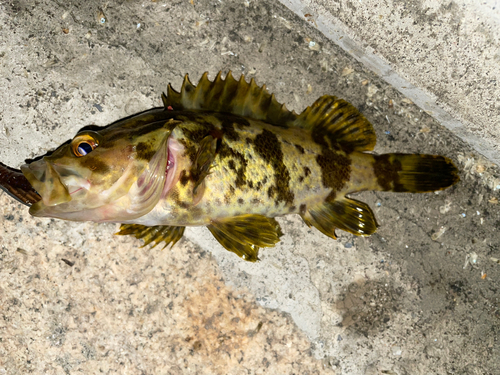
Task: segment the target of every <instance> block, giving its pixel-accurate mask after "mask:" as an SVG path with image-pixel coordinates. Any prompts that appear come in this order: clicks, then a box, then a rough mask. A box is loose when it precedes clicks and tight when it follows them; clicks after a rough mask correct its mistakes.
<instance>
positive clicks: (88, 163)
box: [82, 155, 110, 174]
mask: <svg viewBox="0 0 500 375" xmlns="http://www.w3.org/2000/svg"><path fill="white" fill-rule="evenodd" d="M82 166H84V167H86V168H88V169H90V170H91V171H92V172H94V173H97V174H106V173H108V172H109V171H110V168H109V165H107V164H106V163H105V162H103V161H102V160H100V159H99V158H98V157H92V156H89V155H87V156H86V157H84V158H82Z"/></svg>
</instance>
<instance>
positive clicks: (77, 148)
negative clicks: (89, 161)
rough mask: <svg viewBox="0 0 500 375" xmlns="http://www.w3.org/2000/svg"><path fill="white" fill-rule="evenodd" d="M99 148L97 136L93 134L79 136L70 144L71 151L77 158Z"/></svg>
mask: <svg viewBox="0 0 500 375" xmlns="http://www.w3.org/2000/svg"><path fill="white" fill-rule="evenodd" d="M97 146H99V141H98V140H97V136H95V135H94V134H89V133H86V134H79V135H77V136H76V137H75V139H73V141H72V142H71V150H72V151H73V154H75V156H77V157H82V156H85V155H87V154H89V153H90V152H92V151H94V150H95V149H96V148H97Z"/></svg>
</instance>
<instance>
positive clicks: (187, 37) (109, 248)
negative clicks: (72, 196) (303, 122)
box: [0, 0, 500, 375]
mask: <svg viewBox="0 0 500 375" xmlns="http://www.w3.org/2000/svg"><path fill="white" fill-rule="evenodd" d="M102 21H104V22H102ZM0 23H1V29H0V56H1V59H0V62H1V67H0V80H1V83H2V87H3V90H1V92H0V160H1V161H2V162H3V163H5V164H8V165H10V166H13V167H18V166H19V165H20V164H21V163H22V162H23V160H24V159H26V158H33V157H35V156H38V155H41V154H44V153H45V152H47V151H48V150H50V149H52V148H54V147H56V146H57V145H59V144H60V143H62V142H64V141H66V140H67V139H69V138H71V137H72V136H73V135H74V134H75V133H76V132H77V131H78V129H80V128H82V127H83V126H85V125H88V124H97V125H106V124H109V123H111V122H113V121H115V120H117V119H119V118H121V117H125V116H127V115H129V114H132V113H135V112H138V111H141V110H144V109H148V108H150V107H153V106H159V105H161V100H160V93H161V92H162V91H164V90H165V89H166V85H167V83H168V82H172V83H173V85H174V87H177V88H178V87H180V84H181V82H182V77H183V75H184V74H185V73H189V74H190V77H191V78H192V80H193V81H194V82H196V81H197V80H198V79H199V77H200V76H201V74H202V73H203V72H204V71H208V72H209V73H210V76H211V77H212V78H213V77H214V76H215V74H216V73H217V72H218V71H219V70H222V71H223V72H227V71H229V70H232V71H233V74H234V75H235V76H238V75H239V74H241V73H243V74H245V75H246V76H247V77H254V78H255V79H256V80H257V82H258V83H259V84H264V83H265V84H266V85H267V87H268V89H269V91H270V92H273V93H275V94H276V96H277V98H278V100H280V101H282V102H285V103H286V104H287V107H288V108H293V109H296V110H302V109H303V108H305V107H306V106H307V105H309V104H311V103H312V102H313V101H314V100H315V99H316V98H317V97H319V96H320V95H322V94H334V95H337V96H340V97H343V98H345V99H347V100H348V101H350V102H351V103H353V104H354V105H355V106H357V107H358V108H359V109H360V110H361V111H362V112H363V113H364V114H365V115H366V116H367V118H368V119H369V120H370V121H372V123H373V124H374V126H375V129H376V131H377V136H378V145H377V148H376V152H379V153H383V152H391V151H393V152H396V151H399V152H409V153H410V152H421V153H435V154H442V155H446V156H449V157H451V158H452V159H453V160H454V161H455V162H456V164H457V166H458V167H459V169H460V171H461V178H462V181H461V182H460V183H459V184H458V185H457V186H455V187H453V188H451V189H449V190H446V191H444V192H441V193H439V194H421V195H397V194H391V193H371V192H366V193H363V194H359V195H357V198H358V199H360V200H363V201H366V202H367V203H369V204H370V206H371V207H372V208H373V210H374V212H375V214H376V216H377V219H378V222H379V224H380V228H379V230H378V232H377V233H376V234H375V235H373V236H372V237H370V238H356V237H353V236H351V235H348V234H346V233H339V239H338V241H334V240H332V239H329V238H326V237H325V236H323V235H321V234H320V233H319V232H317V231H316V230H315V229H309V228H307V226H305V225H304V224H303V223H302V222H301V220H300V218H298V217H296V216H287V217H284V218H281V219H280V223H281V224H282V228H283V231H284V232H285V236H284V237H283V238H282V242H281V243H280V244H278V246H276V248H273V249H266V250H263V251H262V252H261V258H262V261H261V262H259V263H256V264H249V263H246V262H244V261H242V260H241V259H239V258H237V257H236V256H234V255H232V254H230V253H228V252H226V251H225V250H223V249H222V248H221V247H220V246H219V245H218V244H217V243H216V242H215V240H213V239H212V238H211V237H210V236H209V234H208V232H207V230H206V229H205V228H192V229H189V230H188V231H187V233H186V236H185V238H184V239H183V240H182V241H181V243H179V244H177V245H176V247H175V248H174V249H173V250H171V251H170V250H165V251H163V252H162V251H160V250H159V249H148V248H146V249H141V248H140V246H141V241H138V240H135V239H133V238H128V237H117V236H113V233H114V232H116V230H117V226H116V225H98V224H92V223H72V222H65V221H58V220H50V219H36V218H33V217H30V216H29V215H28V212H27V208H26V207H24V206H21V205H19V204H18V203H17V202H15V201H13V200H12V199H11V198H10V197H8V196H7V195H6V194H2V195H0V200H1V202H0V210H1V214H2V216H1V219H0V225H1V226H2V230H1V232H0V237H1V238H0V312H1V314H0V374H3V373H5V374H26V373H35V374H38V373H40V374H41V373H44V374H62V373H66V374H73V373H78V372H83V373H98V372H102V373H120V374H137V373H143V374H179V373H184V374H205V373H206V374H265V373H269V374H280V373H281V374H293V373H295V374H320V373H321V374H323V373H324V374H366V375H373V374H397V375H405V374H439V375H441V374H463V375H465V374H467V375H469V374H493V375H497V374H500V370H499V363H500V349H499V348H500V343H499V342H498V341H499V337H500V300H499V299H500V294H499V289H498V284H499V279H500V264H498V263H496V262H495V261H494V259H498V258H500V248H499V243H500V234H499V231H498V229H499V226H500V213H499V211H500V210H499V205H498V195H499V190H498V189H500V179H499V176H500V173H499V170H498V168H497V167H495V166H494V165H493V164H492V163H490V162H488V161H487V160H485V159H484V158H482V157H480V156H478V155H477V154H475V153H474V152H473V151H472V150H471V149H470V148H469V147H468V146H467V145H466V144H464V143H463V142H462V141H460V140H459V139H457V138H456V137H455V136H453V135H451V134H450V133H449V131H448V130H446V129H444V128H443V127H441V126H440V125H439V124H437V123H436V122H435V121H434V120H433V119H431V118H430V117H429V116H428V115H426V114H425V113H423V112H422V111H421V110H419V109H418V108H417V107H416V106H415V105H413V104H412V103H411V101H410V100H408V99H406V98H404V97H402V96H401V94H399V93H398V92H397V91H396V90H394V89H393V88H391V87H390V86H388V85H387V84H385V83H384V82H383V81H381V80H380V79H379V78H378V77H376V76H374V75H373V74H372V73H370V72H367V71H365V70H364V68H363V67H362V66H360V65H359V64H358V63H357V62H355V60H354V59H353V58H351V57H350V56H348V55H347V54H346V53H344V52H343V51H341V50H340V49H339V48H338V47H337V46H335V45H333V44H332V43H330V42H329V41H328V40H327V39H325V38H324V37H323V36H322V35H321V34H320V33H319V32H318V31H316V30H315V29H314V28H312V27H311V26H310V25H308V24H307V23H305V22H304V21H303V20H301V19H299V18H298V17H297V16H296V15H294V14H293V13H291V12H290V11H289V10H288V9H287V8H285V7H283V6H282V5H281V4H279V3H277V2H272V1H259V2H257V1H213V2H199V1H196V0H195V1H192V2H189V1H168V2H167V1H156V2H149V1H144V2H126V1H123V2H113V3H107V5H106V4H105V3H102V2H96V1H74V2H63V3H59V2H56V1H49V0H43V1H38V2H37V3H36V5H33V4H32V3H31V2H25V1H12V2H3V3H2V4H1V5H0ZM311 42H312V43H311ZM466 259H467V260H468V262H467V264H466V263H465V262H466ZM465 264H466V265H465ZM464 265H465V267H464Z"/></svg>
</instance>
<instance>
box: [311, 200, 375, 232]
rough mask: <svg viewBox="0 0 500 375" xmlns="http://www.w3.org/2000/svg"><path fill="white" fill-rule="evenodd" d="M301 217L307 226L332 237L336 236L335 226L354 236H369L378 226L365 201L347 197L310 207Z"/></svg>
mask: <svg viewBox="0 0 500 375" xmlns="http://www.w3.org/2000/svg"><path fill="white" fill-rule="evenodd" d="M302 218H303V220H304V221H305V222H306V224H308V225H309V226H311V225H312V226H314V227H315V228H316V229H318V230H319V231H320V232H322V233H323V234H325V235H327V236H329V237H332V238H334V239H335V238H337V237H336V236H335V228H338V229H342V230H345V231H346V232H349V233H352V234H355V235H356V236H369V235H371V234H373V233H375V231H376V230H377V227H378V224H377V221H376V220H375V216H374V215H373V212H372V210H371V209H370V207H368V205H367V204H366V203H363V202H360V201H357V200H355V199H349V198H343V199H342V200H337V201H333V202H324V203H323V204H321V205H318V206H315V207H312V208H311V209H309V211H308V212H307V213H306V214H305V215H303V217H302Z"/></svg>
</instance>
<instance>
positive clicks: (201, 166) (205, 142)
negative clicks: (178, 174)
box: [191, 135, 217, 201]
mask: <svg viewBox="0 0 500 375" xmlns="http://www.w3.org/2000/svg"><path fill="white" fill-rule="evenodd" d="M216 147H217V139H216V138H214V137H213V136H211V135H208V136H206V137H205V138H203V139H202V140H201V141H200V148H199V149H198V153H197V154H196V159H195V161H194V163H193V167H192V169H191V176H192V178H193V180H194V187H193V195H194V197H195V199H194V200H195V201H196V200H197V199H196V198H197V197H198V196H200V195H203V190H204V187H205V185H204V184H203V181H204V179H205V177H207V176H208V175H209V174H210V169H211V168H212V163H213V161H214V159H215V152H216ZM200 193H201V194H200ZM198 200H199V199H198Z"/></svg>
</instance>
